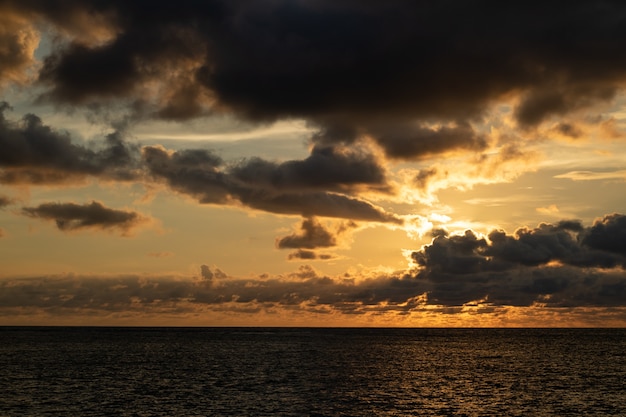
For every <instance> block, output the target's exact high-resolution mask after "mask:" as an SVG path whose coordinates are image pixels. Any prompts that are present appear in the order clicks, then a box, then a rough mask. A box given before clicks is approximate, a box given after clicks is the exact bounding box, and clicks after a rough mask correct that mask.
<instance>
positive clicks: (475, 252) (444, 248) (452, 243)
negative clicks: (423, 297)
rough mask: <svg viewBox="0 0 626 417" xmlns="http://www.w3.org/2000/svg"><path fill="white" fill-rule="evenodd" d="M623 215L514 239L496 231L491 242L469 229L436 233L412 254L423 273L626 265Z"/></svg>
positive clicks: (544, 228) (544, 227)
mask: <svg viewBox="0 0 626 417" xmlns="http://www.w3.org/2000/svg"><path fill="white" fill-rule="evenodd" d="M625 236H626V216H624V215H620V214H612V215H609V216H606V217H604V218H603V219H602V220H598V221H596V222H595V223H594V225H593V226H591V227H587V228H585V227H584V226H583V225H582V224H581V223H580V222H578V221H571V220H566V221H561V222H559V223H557V224H556V225H552V224H546V223H542V224H540V225H539V226H538V227H536V228H534V229H528V228H520V229H518V230H516V231H515V234H514V235H508V234H507V233H505V232H504V231H501V230H494V231H492V232H491V233H489V236H488V237H489V241H487V240H486V239H485V238H479V237H477V236H476V235H475V234H474V233H473V232H472V231H470V230H468V231H466V232H465V234H464V235H460V236H459V235H448V234H447V233H442V232H439V233H437V235H436V236H435V238H434V239H433V241H432V243H431V244H430V245H426V246H425V247H424V248H423V249H422V250H420V251H417V252H413V255H412V256H413V259H414V260H415V262H416V263H417V265H419V266H421V267H424V268H425V272H427V273H428V272H442V273H448V274H469V273H473V272H490V271H503V270H509V269H515V268H518V267H520V266H528V267H537V266H541V265H546V264H549V263H550V262H559V263H562V264H567V265H571V266H576V267H600V268H614V267H622V268H623V267H625V266H626V246H624V243H623V242H624V240H623V238H624V237H625Z"/></svg>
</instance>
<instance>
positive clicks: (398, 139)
mask: <svg viewBox="0 0 626 417" xmlns="http://www.w3.org/2000/svg"><path fill="white" fill-rule="evenodd" d="M368 132H369V133H370V134H371V135H372V136H373V138H374V140H376V142H378V143H379V144H380V146H381V147H382V148H383V149H384V150H385V153H386V155H388V156H389V157H391V158H394V159H407V160H411V159H418V158H421V157H426V156H432V155H437V154H443V153H446V152H450V151H459V150H461V151H475V152H479V151H482V150H485V149H486V148H487V145H488V144H487V140H486V138H485V137H483V136H481V135H479V134H477V133H476V132H475V131H474V130H473V129H472V127H471V126H469V125H468V124H462V125H460V126H452V127H448V126H443V127H438V128H429V127H423V126H419V125H417V126H416V125H414V124H408V123H407V124H398V123H394V124H391V125H387V124H385V125H382V126H375V127H371V128H369V130H368Z"/></svg>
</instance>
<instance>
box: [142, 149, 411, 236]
mask: <svg viewBox="0 0 626 417" xmlns="http://www.w3.org/2000/svg"><path fill="white" fill-rule="evenodd" d="M142 153H143V160H144V163H145V165H146V167H147V169H148V171H149V173H150V174H151V175H152V176H153V177H154V178H155V179H157V180H159V179H160V180H164V181H165V182H166V183H167V184H168V186H169V187H170V188H172V189H173V190H175V191H178V192H180V193H183V194H187V195H190V196H193V197H195V198H197V199H198V200H199V201H200V203H204V204H229V205H237V204H240V205H243V206H246V207H249V208H253V209H257V210H263V211H268V212H271V213H278V214H298V215H302V216H304V217H309V216H322V217H337V218H346V219H354V220H366V221H373V222H390V223H396V224H401V223H402V219H401V218H400V217H399V216H397V215H395V214H393V213H389V212H386V211H385V210H383V209H382V208H380V207H377V206H375V205H373V204H371V203H369V202H367V201H365V200H362V199H360V198H357V197H351V196H348V195H344V194H339V193H336V192H327V191H323V190H316V189H313V190H307V189H306V188H305V189H302V190H301V189H299V188H298V189H286V190H284V189H282V188H281V187H275V186H274V185H273V184H259V183H258V182H256V181H251V180H250V177H249V175H250V173H249V171H248V170H246V169H244V168H242V166H241V165H237V166H235V168H232V169H231V168H229V167H228V166H224V163H223V161H222V160H221V159H220V158H219V157H217V156H215V155H214V154H213V153H211V152H210V151H206V150H184V151H174V152H169V151H167V150H165V149H164V148H162V147H155V146H146V147H144V148H143V149H142ZM252 164H254V165H257V168H258V167H261V171H263V170H264V169H266V168H268V167H269V169H270V170H272V169H273V168H272V167H271V164H266V163H264V162H262V161H261V160H258V159H255V160H253V162H252ZM254 169H255V168H251V170H252V171H253V170H254ZM243 171H245V172H247V174H245V175H244V174H242V172H243ZM263 175H264V174H260V176H261V177H262V176H263ZM298 175H302V173H300V174H298ZM300 180H302V177H300ZM286 181H289V180H286Z"/></svg>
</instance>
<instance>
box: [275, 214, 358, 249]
mask: <svg viewBox="0 0 626 417" xmlns="http://www.w3.org/2000/svg"><path fill="white" fill-rule="evenodd" d="M355 227H356V224H354V223H352V222H349V223H341V224H339V225H337V226H336V227H335V229H334V230H332V231H331V230H329V229H327V228H325V227H324V226H323V225H322V224H321V223H320V222H319V221H317V219H315V218H308V219H304V220H303V221H302V224H301V225H300V231H299V232H297V233H294V234H292V235H289V236H285V237H282V238H280V239H277V240H276V246H277V247H278V248H279V249H286V248H290V249H316V248H328V247H332V246H337V244H338V237H339V235H341V234H342V233H345V232H346V231H348V230H350V229H354V228H355Z"/></svg>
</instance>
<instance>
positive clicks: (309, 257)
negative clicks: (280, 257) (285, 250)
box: [287, 249, 336, 261]
mask: <svg viewBox="0 0 626 417" xmlns="http://www.w3.org/2000/svg"><path fill="white" fill-rule="evenodd" d="M334 258H336V256H335V255H332V254H330V253H317V252H315V251H312V250H306V249H298V250H297V251H295V252H291V253H290V254H289V255H287V259H289V260H290V261H293V260H303V261H305V260H306V261H314V260H322V261H328V260H331V259H334Z"/></svg>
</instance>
